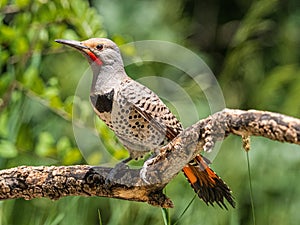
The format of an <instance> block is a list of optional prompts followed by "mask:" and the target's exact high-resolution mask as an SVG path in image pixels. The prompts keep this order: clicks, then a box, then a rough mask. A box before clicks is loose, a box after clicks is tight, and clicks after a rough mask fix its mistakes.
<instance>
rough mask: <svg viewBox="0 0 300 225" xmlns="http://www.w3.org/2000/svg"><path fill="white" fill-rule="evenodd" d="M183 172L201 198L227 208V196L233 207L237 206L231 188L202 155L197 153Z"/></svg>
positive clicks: (208, 202) (207, 202)
mask: <svg viewBox="0 0 300 225" xmlns="http://www.w3.org/2000/svg"><path fill="white" fill-rule="evenodd" d="M183 172H184V174H185V176H186V177H187V179H188V180H189V182H190V184H191V186H192V187H193V189H194V191H195V192H196V193H197V194H198V196H199V198H201V199H202V200H203V201H204V202H205V203H206V204H207V205H208V204H210V205H213V204H214V203H217V204H218V205H219V206H220V207H221V208H223V207H224V208H226V209H227V206H226V205H225V203H224V198H225V199H226V200H227V201H228V202H229V203H230V205H231V206H232V207H233V208H234V207H235V202H234V200H233V197H232V195H231V191H230V188H229V187H228V186H227V184H225V182H224V181H223V180H222V179H221V178H220V177H219V176H218V175H217V174H216V173H215V172H214V171H213V170H212V169H211V168H209V166H208V165H207V163H206V162H205V160H204V159H203V157H202V156H200V155H197V156H196V158H195V159H193V160H192V161H191V162H190V163H189V164H188V165H186V166H185V167H184V168H183Z"/></svg>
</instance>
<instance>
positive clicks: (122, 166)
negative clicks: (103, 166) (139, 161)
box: [105, 157, 132, 185]
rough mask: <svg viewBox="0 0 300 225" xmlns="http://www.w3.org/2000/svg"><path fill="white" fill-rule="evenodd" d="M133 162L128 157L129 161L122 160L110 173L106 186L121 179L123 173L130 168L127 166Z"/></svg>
mask: <svg viewBox="0 0 300 225" xmlns="http://www.w3.org/2000/svg"><path fill="white" fill-rule="evenodd" d="M131 160H132V158H131V157H128V158H127V159H124V160H122V161H121V162H119V163H118V164H117V165H115V167H114V168H112V169H111V171H110V172H109V174H108V176H107V178H106V180H105V184H107V185H110V184H112V183H114V181H116V180H118V179H119V178H121V177H122V175H123V172H125V171H126V170H127V169H128V168H129V167H128V165H127V163H128V162H130V161H131Z"/></svg>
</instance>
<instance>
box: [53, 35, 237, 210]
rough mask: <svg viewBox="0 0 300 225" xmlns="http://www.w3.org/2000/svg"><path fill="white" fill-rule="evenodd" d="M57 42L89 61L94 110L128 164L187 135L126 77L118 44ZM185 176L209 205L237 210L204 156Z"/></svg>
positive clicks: (162, 106)
mask: <svg viewBox="0 0 300 225" xmlns="http://www.w3.org/2000/svg"><path fill="white" fill-rule="evenodd" d="M56 42H58V43H61V44H64V45H68V46H71V47H73V48H75V49H77V50H78V51H80V52H81V53H82V54H83V55H84V56H85V57H86V58H87V60H88V62H89V64H90V66H91V68H92V71H93V81H92V86H91V91H90V101H91V104H92V106H93V109H94V111H95V112H96V114H97V115H98V117H99V118H100V119H101V120H103V121H104V122H105V123H106V124H107V125H108V127H110V128H111V129H112V130H113V131H114V132H115V134H116V136H117V137H118V138H119V140H120V142H121V143H122V144H123V145H124V147H125V148H126V149H127V150H128V151H129V154H130V158H129V159H127V160H124V162H128V161H130V160H131V159H137V158H139V157H142V156H144V155H145V154H146V153H148V152H150V151H151V150H154V151H155V150H156V149H159V148H160V147H162V146H163V145H164V144H165V143H166V142H169V141H171V140H172V139H173V138H175V137H176V136H177V135H178V134H179V133H180V132H181V131H182V129H183V128H182V125H181V123H180V122H179V121H178V120H177V118H176V117H175V116H174V115H173V114H172V113H171V111H170V110H169V109H168V107H167V106H166V105H165V104H164V103H163V102H162V100H161V99H160V98H159V97H158V96H157V95H156V94H155V93H154V92H152V91H151V90H150V89H148V88H147V87H145V86H143V85H142V84H140V83H138V82H136V81H134V80H132V79H131V78H130V77H128V76H127V74H126V72H125V69H124V65H123V60H122V57H121V54H120V50H119V48H118V47H117V45H116V44H115V43H114V42H113V41H111V40H109V39H105V38H91V39H88V40H86V41H82V42H79V41H72V40H56ZM183 173H184V174H185V176H186V177H187V179H188V180H189V182H190V184H191V186H192V187H193V188H194V190H195V192H196V193H197V194H198V196H199V197H200V198H201V199H202V200H203V201H204V202H205V203H206V204H207V205H208V204H211V205H213V203H217V204H218V205H219V206H220V207H225V208H227V207H226V205H225V203H224V199H226V200H227V201H228V202H229V203H230V204H231V205H232V206H233V207H234V206H235V202H234V200H233V197H232V195H231V191H230V189H229V187H228V186H227V185H226V184H225V183H224V182H223V180H222V179H221V178H220V177H219V176H218V175H216V173H215V172H214V171H213V170H212V169H211V168H210V167H209V166H208V163H207V161H206V160H205V159H204V157H203V156H201V155H200V154H199V155H197V156H196V158H195V159H193V160H192V161H191V162H189V163H188V165H186V166H185V167H184V168H183Z"/></svg>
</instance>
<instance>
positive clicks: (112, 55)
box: [55, 38, 123, 67]
mask: <svg viewBox="0 0 300 225" xmlns="http://www.w3.org/2000/svg"><path fill="white" fill-rule="evenodd" d="M55 41H56V42H57V43H60V44H64V45H68V46H70V47H73V48H75V49H77V50H78V51H80V52H81V53H82V54H83V55H84V56H85V57H86V58H87V59H88V61H89V63H90V64H91V65H92V67H101V66H103V65H113V64H114V63H119V65H120V64H121V65H123V61H122V58H121V54H120V50H119V48H118V46H117V45H116V44H115V43H114V42H113V41H111V40H109V39H106V38H91V39H88V40H86V41H73V40H63V39H57V40H55Z"/></svg>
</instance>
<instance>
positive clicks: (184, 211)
mask: <svg viewBox="0 0 300 225" xmlns="http://www.w3.org/2000/svg"><path fill="white" fill-rule="evenodd" d="M196 197H197V194H195V195H194V197H193V198H192V200H191V201H190V202H189V204H187V206H186V207H185V209H184V210H183V212H182V213H181V215H180V216H179V217H178V218H177V220H176V222H175V223H174V224H173V225H176V224H177V223H178V222H179V220H180V219H181V218H182V217H183V215H184V214H185V213H186V211H187V210H188V209H189V208H190V206H191V205H192V203H193V201H194V200H195V198H196Z"/></svg>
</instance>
